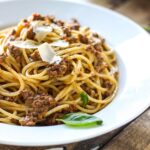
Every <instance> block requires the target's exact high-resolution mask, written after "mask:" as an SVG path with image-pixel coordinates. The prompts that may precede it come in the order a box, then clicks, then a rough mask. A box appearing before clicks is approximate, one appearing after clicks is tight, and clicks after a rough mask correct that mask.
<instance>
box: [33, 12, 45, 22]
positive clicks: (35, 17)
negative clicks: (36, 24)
mask: <svg viewBox="0 0 150 150" xmlns="http://www.w3.org/2000/svg"><path fill="white" fill-rule="evenodd" d="M44 18H45V17H43V16H41V15H40V14H36V13H35V14H33V15H32V19H31V20H32V21H35V20H44Z"/></svg>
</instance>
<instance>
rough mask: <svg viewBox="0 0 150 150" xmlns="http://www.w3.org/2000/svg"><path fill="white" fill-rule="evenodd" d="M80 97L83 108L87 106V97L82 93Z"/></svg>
mask: <svg viewBox="0 0 150 150" xmlns="http://www.w3.org/2000/svg"><path fill="white" fill-rule="evenodd" d="M80 97H81V100H82V103H83V106H84V107H85V106H86V105H87V104H88V102H89V98H88V95H87V94H86V93H84V92H82V93H81V94H80Z"/></svg>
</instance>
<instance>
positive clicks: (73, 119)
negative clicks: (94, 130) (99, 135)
mask: <svg viewBox="0 0 150 150" xmlns="http://www.w3.org/2000/svg"><path fill="white" fill-rule="evenodd" d="M56 120H57V121H61V122H63V123H65V124H66V125H69V126H73V127H93V126H98V125H101V124H102V123H103V121H102V120H101V119H99V118H97V117H95V116H93V115H89V114H86V113H80V112H78V113H69V114H66V115H64V116H63V118H60V119H56Z"/></svg>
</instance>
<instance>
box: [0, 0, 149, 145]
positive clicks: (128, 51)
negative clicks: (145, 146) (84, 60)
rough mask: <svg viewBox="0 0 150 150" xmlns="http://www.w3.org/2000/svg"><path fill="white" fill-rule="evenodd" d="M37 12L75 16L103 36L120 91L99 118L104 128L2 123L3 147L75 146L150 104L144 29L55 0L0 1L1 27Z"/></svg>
mask: <svg viewBox="0 0 150 150" xmlns="http://www.w3.org/2000/svg"><path fill="white" fill-rule="evenodd" d="M33 12H38V13H42V14H54V15H56V16H57V17H59V18H62V19H66V20H69V19H70V18H72V17H75V18H77V19H79V21H80V22H81V24H82V25H87V26H90V27H91V28H92V29H93V30H95V31H97V32H99V33H100V34H102V35H103V36H104V37H105V38H106V39H107V41H108V42H109V43H111V45H112V46H113V47H114V49H115V51H116V53H117V56H118V62H119V69H120V85H119V92H118V94H117V96H116V98H115V99H114V101H113V102H112V103H111V104H109V105H108V106H107V107H106V108H105V109H103V110H102V111H100V112H98V113H96V114H95V115H96V116H98V117H100V118H102V119H103V121H104V124H103V126H100V127H96V128H90V129H74V128H69V127H66V126H65V125H58V126H48V127H21V126H13V125H6V124H0V143H4V144H12V145H28V146H31V145H32V146H43V145H58V144H66V143H71V142H77V141H81V140H85V139H89V138H92V137H96V136H99V135H102V134H104V133H107V132H110V131H112V130H114V129H116V128H118V127H120V126H122V125H124V124H126V123H128V122H129V121H131V120H133V119H134V118H135V117H137V116H138V115H139V114H141V113H142V112H143V111H144V110H145V109H146V108H148V107H149V106H150V94H149V93H150V69H149V64H150V38H149V35H148V34H147V33H146V32H145V31H144V30H143V29H142V28H141V27H139V26H138V25H137V24H135V23H134V22H132V21H131V20H129V19H127V18H126V17H123V16H121V15H119V14H117V13H115V12H113V11H111V10H108V9H105V8H102V7H97V6H94V5H89V4H79V3H73V2H65V1H56V0H38V1H37V0H19V1H17V0H14V1H3V2H0V27H2V26H6V25H10V24H14V23H16V22H18V21H19V20H20V19H21V18H25V17H27V16H29V15H30V14H32V13H33Z"/></svg>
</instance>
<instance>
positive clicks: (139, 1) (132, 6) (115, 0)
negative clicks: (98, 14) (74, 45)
mask: <svg viewBox="0 0 150 150" xmlns="http://www.w3.org/2000/svg"><path fill="white" fill-rule="evenodd" d="M75 1H78V2H90V3H94V4H97V5H101V6H104V7H107V8H110V9H113V10H115V11H117V12H120V13H121V14H123V15H125V16H127V17H129V18H131V19H132V20H134V21H136V22H137V23H139V24H140V25H142V26H143V27H146V28H149V25H150V0H75Z"/></svg>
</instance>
